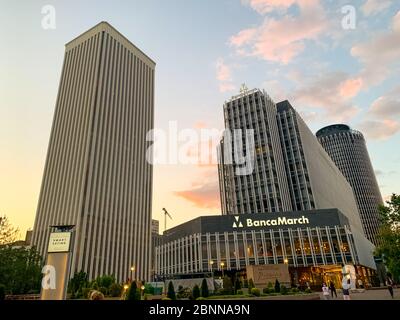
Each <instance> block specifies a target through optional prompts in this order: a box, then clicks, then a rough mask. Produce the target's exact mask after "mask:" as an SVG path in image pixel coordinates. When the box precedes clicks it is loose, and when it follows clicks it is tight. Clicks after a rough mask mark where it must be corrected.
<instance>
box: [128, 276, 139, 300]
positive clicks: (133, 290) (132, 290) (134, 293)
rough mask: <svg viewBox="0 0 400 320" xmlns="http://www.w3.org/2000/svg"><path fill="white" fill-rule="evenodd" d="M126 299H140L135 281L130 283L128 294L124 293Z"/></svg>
mask: <svg viewBox="0 0 400 320" xmlns="http://www.w3.org/2000/svg"><path fill="white" fill-rule="evenodd" d="M126 300H140V292H139V289H138V288H137V284H136V281H133V282H132V283H131V285H130V287H129V291H128V294H127V295H126Z"/></svg>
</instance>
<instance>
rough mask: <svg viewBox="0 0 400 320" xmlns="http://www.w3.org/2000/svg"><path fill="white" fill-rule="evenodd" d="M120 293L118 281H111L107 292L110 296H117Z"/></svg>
mask: <svg viewBox="0 0 400 320" xmlns="http://www.w3.org/2000/svg"><path fill="white" fill-rule="evenodd" d="M121 293H122V286H121V285H120V284H118V283H113V284H112V285H111V286H110V290H109V294H110V296H111V297H119V296H121Z"/></svg>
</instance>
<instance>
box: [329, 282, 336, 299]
mask: <svg viewBox="0 0 400 320" xmlns="http://www.w3.org/2000/svg"><path fill="white" fill-rule="evenodd" d="M329 290H331V295H332V299H333V294H335V298H337V293H336V287H335V284H334V283H333V281H331V282H330V283H329Z"/></svg>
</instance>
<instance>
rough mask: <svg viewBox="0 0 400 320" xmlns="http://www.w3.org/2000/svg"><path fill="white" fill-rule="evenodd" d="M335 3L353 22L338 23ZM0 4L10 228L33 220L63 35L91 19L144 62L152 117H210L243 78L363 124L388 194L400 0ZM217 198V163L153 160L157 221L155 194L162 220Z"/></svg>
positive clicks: (305, 111) (190, 213) (398, 146)
mask: <svg viewBox="0 0 400 320" xmlns="http://www.w3.org/2000/svg"><path fill="white" fill-rule="evenodd" d="M347 4H351V5H352V6H354V8H355V10H356V27H355V29H344V28H343V27H342V19H343V17H344V15H345V14H343V13H342V12H341V9H342V6H344V5H347ZM44 5H53V6H54V8H55V12H56V20H55V21H56V28H55V29H47V30H45V29H43V28H42V24H41V22H42V18H43V14H42V13H41V10H42V7H43V6H44ZM0 9H1V10H0V27H1V28H0V36H1V39H2V44H1V50H0V70H1V72H0V215H7V216H8V217H9V218H10V220H11V222H12V223H13V224H14V225H15V226H18V227H19V228H20V230H21V236H22V237H23V236H24V235H25V230H26V229H28V228H32V227H33V223H34V218H35V212H36V205H37V201H38V196H39V190H40V184H41V179H42V174H43V168H44V163H45V157H46V152H47V145H48V141H49V136H50V128H51V123H52V118H53V113H54V106H55V101H56V95H57V89H58V84H59V79H60V74H61V68H62V61H63V56H64V45H65V43H67V42H68V41H70V40H72V39H73V38H74V37H76V36H78V35H79V34H81V33H83V32H84V31H86V30H87V29H89V28H91V27H92V26H94V25H95V24H97V23H99V22H100V21H108V22H109V23H110V24H112V25H113V26H114V27H115V28H116V29H118V30H119V31H120V32H121V33H122V34H124V35H125V36H126V37H127V38H128V39H130V40H131V41H132V42H133V43H134V44H135V45H137V46H138V47H139V48H140V49H141V50H143V51H144V52H145V53H146V54H147V55H149V56H150V57H151V58H152V59H153V60H155V61H156V63H157V66H156V84H155V86H156V96H155V98H156V100H155V127H156V128H161V129H165V130H167V129H168V126H169V121H176V122H177V124H178V128H179V129H186V128H192V129H196V130H200V129H202V128H215V129H222V128H223V116H222V106H223V103H224V101H225V100H226V99H229V98H230V97H231V96H232V95H236V94H238V92H239V88H240V86H241V84H242V83H246V85H247V87H248V88H250V89H251V88H260V89H265V90H266V91H267V93H268V94H269V95H270V96H271V97H272V99H273V100H274V101H275V102H279V101H281V100H283V99H289V100H290V102H291V104H292V105H293V106H294V107H295V108H296V109H297V110H298V111H299V112H300V114H301V115H302V116H303V118H304V120H305V121H306V122H307V124H308V125H309V126H310V128H311V129H312V130H313V132H315V131H317V130H318V129H320V128H321V127H323V126H325V125H328V124H332V123H338V122H340V123H346V124H349V125H351V126H352V127H353V128H354V129H357V130H360V131H361V132H363V133H364V135H365V137H366V139H367V144H368V149H369V153H370V156H371V159H372V162H373V166H374V169H375V172H376V174H377V178H378V182H379V186H380V188H381V192H382V195H383V197H385V198H386V197H387V196H388V195H390V194H391V193H392V192H395V193H400V166H399V164H400V143H399V142H400V134H399V132H400V81H399V80H400V73H399V67H400V1H397V0H359V1H356V0H355V1H349V0H346V1H336V0H326V1H323V0H320V1H318V0H205V1H203V0H202V1H200V0H199V1H195V0H180V1H178V0H168V1H165V0H158V1H156V0H146V1H142V0H141V1H93V0H92V1H50V0H48V1H11V0H10V1H6V0H0ZM201 145H202V147H204V145H205V143H203V144H201ZM193 153H196V150H195V148H193ZM219 206H220V205H219V190H218V176H217V170H216V166H215V165H187V164H186V165H185V164H174V165H173V164H165V165H156V166H155V167H154V186H153V218H154V219H158V220H160V229H161V230H160V231H162V230H163V216H162V210H161V209H162V208H163V207H165V208H167V209H168V211H169V212H170V213H171V215H172V216H173V220H172V221H168V227H171V226H174V225H177V224H180V223H182V222H184V221H187V220H190V219H192V218H195V217H197V216H199V215H206V214H219V213H220V208H219Z"/></svg>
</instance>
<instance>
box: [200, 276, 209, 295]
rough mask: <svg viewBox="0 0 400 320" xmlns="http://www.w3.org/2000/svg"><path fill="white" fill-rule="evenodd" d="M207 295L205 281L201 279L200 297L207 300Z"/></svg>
mask: <svg viewBox="0 0 400 320" xmlns="http://www.w3.org/2000/svg"><path fill="white" fill-rule="evenodd" d="M209 295H210V293H209V291H208V284H207V280H206V279H203V281H202V282H201V296H202V297H204V298H207V297H208V296H209Z"/></svg>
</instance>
